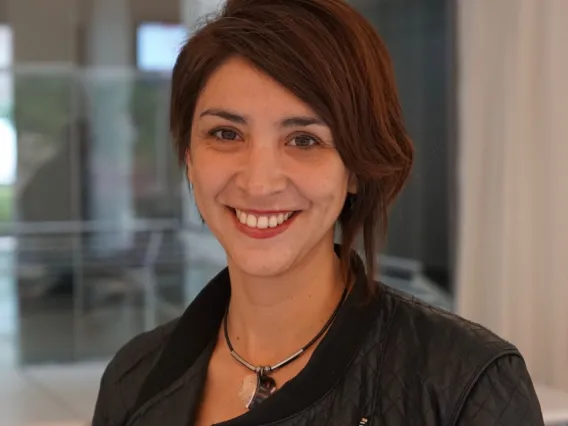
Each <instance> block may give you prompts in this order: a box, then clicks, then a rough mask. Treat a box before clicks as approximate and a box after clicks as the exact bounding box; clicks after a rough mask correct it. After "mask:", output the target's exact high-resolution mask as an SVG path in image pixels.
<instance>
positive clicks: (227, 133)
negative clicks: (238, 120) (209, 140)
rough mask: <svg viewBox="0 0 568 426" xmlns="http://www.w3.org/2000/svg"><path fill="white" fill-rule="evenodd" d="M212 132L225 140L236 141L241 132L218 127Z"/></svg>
mask: <svg viewBox="0 0 568 426" xmlns="http://www.w3.org/2000/svg"><path fill="white" fill-rule="evenodd" d="M210 134H211V135H212V136H214V137H216V138H217V139H220V140H225V141H236V140H238V139H239V134H238V133H237V132H235V131H234V130H231V129H217V130H213V131H211V132H210Z"/></svg>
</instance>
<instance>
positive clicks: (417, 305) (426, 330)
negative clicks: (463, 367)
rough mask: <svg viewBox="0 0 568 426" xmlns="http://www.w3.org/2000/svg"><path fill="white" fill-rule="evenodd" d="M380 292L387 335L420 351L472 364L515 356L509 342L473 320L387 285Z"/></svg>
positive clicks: (516, 351) (513, 347)
mask: <svg viewBox="0 0 568 426" xmlns="http://www.w3.org/2000/svg"><path fill="white" fill-rule="evenodd" d="M381 291H382V304H383V305H386V306H388V309H389V310H390V311H391V318H390V321H391V323H390V333H391V334H392V335H391V338H392V337H395V338H398V339H402V340H404V342H405V344H406V345H410V346H411V347H416V348H423V349H422V351H421V352H422V353H424V354H427V352H428V351H435V352H436V354H438V355H440V356H441V357H442V358H447V357H454V358H456V359H457V360H460V361H462V362H467V361H470V362H473V363H477V362H480V361H482V360H485V361H489V360H491V359H492V358H495V357H499V356H502V355H505V354H516V355H519V352H518V350H517V348H516V347H515V346H514V345H513V344H511V343H509V342H507V341H506V340H504V339H502V338H501V337H499V336H498V335H496V334H495V333H493V332H492V331H490V330H488V329H487V328H485V327H483V326H481V325H479V324H477V323H474V322H472V321H468V320H466V319H464V318H462V317H460V316H458V315H456V314H454V313H452V312H448V311H445V310H443V309H439V308H436V307H434V306H431V305H429V304H427V303H424V302H422V301H420V300H418V299H416V298H414V297H412V296H409V295H406V294H404V293H401V292H398V291H396V290H394V289H392V288H390V287H387V286H381ZM408 331H413V332H412V333H411V334H409V333H408Z"/></svg>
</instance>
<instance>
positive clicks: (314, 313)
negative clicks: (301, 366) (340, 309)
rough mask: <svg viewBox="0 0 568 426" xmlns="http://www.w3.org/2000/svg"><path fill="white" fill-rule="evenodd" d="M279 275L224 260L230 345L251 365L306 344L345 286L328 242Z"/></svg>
mask: <svg viewBox="0 0 568 426" xmlns="http://www.w3.org/2000/svg"><path fill="white" fill-rule="evenodd" d="M307 258H308V260H307V261H305V262H303V263H302V264H300V265H297V266H296V267H295V268H293V269H291V270H290V271H289V272H287V273H286V274H284V275H282V276H278V277H270V278H259V277H250V276H245V275H243V274H241V273H240V272H238V271H235V270H234V268H231V265H230V263H229V274H230V277H231V304H230V307H229V316H228V318H229V324H228V330H229V336H230V339H231V343H232V344H233V347H234V348H235V350H236V351H237V352H238V353H239V354H240V355H241V356H243V357H244V358H245V359H246V360H247V361H249V362H251V363H253V364H254V365H271V364H274V363H276V362H279V361H282V359H284V358H286V357H288V356H289V355H291V354H292V353H294V352H295V351H297V350H298V349H300V348H302V347H303V346H304V345H306V344H307V343H308V342H309V341H310V340H311V339H312V338H313V337H314V336H315V335H316V334H317V333H318V332H319V331H320V330H321V329H322V328H323V326H324V325H325V323H326V322H327V321H328V320H329V318H330V317H331V315H332V314H333V311H334V310H335V309H336V307H337V304H338V303H339V300H340V298H341V295H342V294H343V291H344V288H345V287H344V283H343V282H342V280H341V278H340V277H341V274H340V266H339V259H338V258H337V256H336V255H335V253H334V251H333V245H332V244H327V247H325V245H324V244H322V247H321V248H319V249H317V250H316V251H315V253H314V252H312V253H310V256H307Z"/></svg>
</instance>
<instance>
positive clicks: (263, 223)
mask: <svg viewBox="0 0 568 426" xmlns="http://www.w3.org/2000/svg"><path fill="white" fill-rule="evenodd" d="M256 227H257V228H258V229H266V228H268V218H267V217H266V216H260V217H259V218H258V220H257V221H256Z"/></svg>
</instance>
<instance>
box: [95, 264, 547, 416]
mask: <svg viewBox="0 0 568 426" xmlns="http://www.w3.org/2000/svg"><path fill="white" fill-rule="evenodd" d="M356 281H357V282H356V284H355V286H354V288H353V290H352V292H351V294H350V295H349V297H348V298H347V300H346V302H345V304H344V306H343V307H342V309H341V311H340V313H339V315H338V317H337V318H336V320H335V322H334V324H333V326H332V327H331V329H330V330H329V332H328V333H327V335H326V336H325V337H324V339H323V340H322V342H321V343H320V345H319V346H318V348H317V349H316V351H315V352H314V354H313V355H312V358H311V359H310V361H309V363H308V365H307V366H306V367H305V368H304V370H303V371H302V372H301V373H300V374H299V375H298V376H297V377H296V378H294V379H293V380H291V381H290V382H288V383H287V384H285V385H284V386H282V388H281V389H280V390H279V391H278V392H276V393H275V394H274V395H272V396H271V397H270V398H269V399H268V400H266V401H265V402H264V403H262V404H261V405H260V406H259V407H257V408H255V409H253V410H252V411H250V412H248V413H247V414H245V415H243V416H241V417H238V418H236V419H233V420H231V421H228V422H224V423H221V425H223V426H252V425H278V426H324V425H325V426H335V425H337V426H358V425H366V426H379V425H381V426H395V425H416V426H430V425H432V426H433V425H436V426H440V425H443V426H453V425H456V426H474V425H475V426H493V425H495V426H497V425H499V426H520V425H527V426H529V425H530V426H539V425H543V424H544V422H543V419H542V414H541V410H540V406H539V402H538V400H537V397H536V395H535V391H534V388H533V384H532V382H531V379H530V377H529V374H528V372H527V369H526V366H525V363H524V361H523V358H522V357H521V355H520V354H519V352H518V351H517V349H516V348H515V347H514V346H512V345H511V344H509V343H507V342H505V341H503V340H502V339H500V338H499V337H497V336H496V335H494V334H493V333H491V332H490V331H488V330H486V329H484V328H483V327H481V326H479V325H477V324H473V323H471V322H468V321H466V320H464V319H462V318H459V317H457V316H455V315H452V314H450V313H447V312H443V311H440V310H437V309H434V308H432V307H430V306H428V305H425V304H423V303H421V302H419V301H417V300H414V299H412V298H410V297H407V296H405V295H402V294H399V293H397V292H395V291H393V290H392V289H390V288H388V287H386V286H383V285H381V284H379V292H378V293H377V296H376V297H375V298H373V299H372V301H371V303H364V298H365V291H364V290H365V274H364V271H362V267H361V266H359V272H358V277H357V280H356ZM229 297H230V285H229V277H228V273H227V271H226V270H225V271H222V272H221V273H220V274H219V275H218V276H217V277H216V278H214V279H213V280H212V281H211V282H210V283H209V284H208V285H207V286H206V288H205V289H204V290H203V291H202V292H201V294H200V295H199V296H198V297H197V298H196V299H195V301H194V302H193V303H192V304H191V305H190V306H189V308H188V309H187V311H186V312H185V313H184V314H183V316H182V317H181V318H179V319H178V320H176V321H174V322H171V323H169V324H166V325H164V326H161V327H159V328H157V329H156V330H153V331H151V332H148V333H145V334H143V335H140V336H138V337H136V338H134V339H133V340H132V341H131V342H129V343H128V344H127V345H126V346H125V347H124V348H123V349H121V350H120V351H119V353H118V354H117V355H116V356H115V358H114V359H113V360H112V362H111V363H110V364H109V366H108V368H107V369H106V371H105V373H104V376H103V379H102V382H101V389H100V394H99V398H98V401H97V405H96V409H95V415H94V420H93V425H94V426H119V425H120V426H126V425H128V426H158V425H167V426H182V425H183V426H190V425H193V423H194V419H195V416H196V413H197V408H198V406H199V401H200V397H201V391H202V389H203V385H204V382H205V378H206V372H207V364H208V361H209V358H210V355H211V353H212V350H213V347H214V342H215V340H216V337H217V333H218V331H219V326H220V324H221V319H222V317H223V314H224V311H225V307H226V304H227V303H228V300H229Z"/></svg>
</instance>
